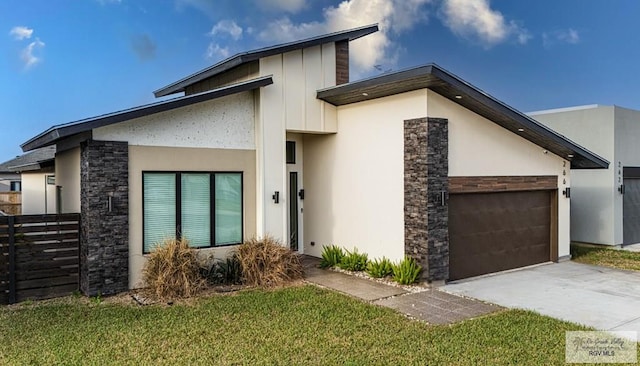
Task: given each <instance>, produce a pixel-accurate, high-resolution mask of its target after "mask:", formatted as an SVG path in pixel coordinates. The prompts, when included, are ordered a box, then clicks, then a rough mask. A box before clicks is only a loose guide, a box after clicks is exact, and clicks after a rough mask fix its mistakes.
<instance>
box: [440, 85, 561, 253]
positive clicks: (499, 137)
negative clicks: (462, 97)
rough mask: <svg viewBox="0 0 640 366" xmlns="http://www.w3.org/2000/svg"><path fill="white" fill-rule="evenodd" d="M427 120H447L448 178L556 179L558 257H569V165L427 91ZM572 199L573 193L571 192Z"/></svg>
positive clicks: (534, 145)
mask: <svg viewBox="0 0 640 366" xmlns="http://www.w3.org/2000/svg"><path fill="white" fill-rule="evenodd" d="M428 108H429V116H430V117H436V118H447V119H448V120H449V176H450V177H453V176H521V175H522V176H527V175H528V176H535V175H553V176H558V188H559V192H558V256H559V257H564V256H568V255H569V244H570V205H571V200H570V199H567V198H565V197H564V196H563V195H562V193H561V192H562V191H563V190H564V188H566V187H570V186H571V181H570V169H569V166H570V164H569V162H568V161H566V160H564V159H563V158H561V157H559V156H557V155H554V154H552V153H549V152H548V153H545V152H544V151H545V150H544V149H543V148H542V147H540V146H538V145H536V144H534V143H532V142H530V141H529V140H526V139H525V138H523V137H521V136H518V135H516V134H514V133H512V132H510V131H508V130H506V129H504V128H502V127H500V126H498V125H497V124H495V123H493V122H491V121H489V120H487V119H485V118H484V117H481V116H480V115H477V114H475V113H474V112H471V111H470V110H468V109H466V108H464V107H462V106H460V105H458V104H456V103H454V102H452V101H450V100H449V99H446V98H444V97H442V96H441V95H439V94H437V93H435V92H433V91H429V103H428ZM571 193H572V195H573V189H572V192H571Z"/></svg>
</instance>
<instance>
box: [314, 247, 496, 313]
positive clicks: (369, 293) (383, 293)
mask: <svg viewBox="0 0 640 366" xmlns="http://www.w3.org/2000/svg"><path fill="white" fill-rule="evenodd" d="M303 263H304V266H305V279H306V280H307V281H308V282H310V283H313V284H316V285H319V286H322V287H326V288H329V289H332V290H335V291H339V292H342V293H344V294H347V295H350V296H353V297H356V298H358V299H361V300H364V301H367V302H371V303H373V304H376V305H380V306H385V307H388V308H392V309H395V310H397V311H398V312H400V313H403V314H406V315H409V316H411V317H413V318H417V319H420V320H424V321H426V322H427V323H430V324H451V323H456V322H459V321H462V320H465V319H469V318H475V317H478V316H482V315H485V314H489V313H492V312H494V311H497V310H500V307H499V306H496V305H493V304H487V303H484V302H482V301H478V300H474V299H469V298H465V297H461V296H457V295H452V294H448V293H445V292H442V291H439V290H437V289H426V290H425V291H423V292H418V293H409V292H407V291H405V290H404V289H402V288H400V287H396V286H390V285H385V284H382V283H379V282H375V281H372V280H368V279H364V278H359V277H355V276H351V275H348V274H344V273H339V272H334V271H330V270H324V269H320V268H319V267H318V265H319V263H320V261H319V259H317V258H313V257H308V256H305V257H304V259H303Z"/></svg>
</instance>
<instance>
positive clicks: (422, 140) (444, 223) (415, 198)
mask: <svg viewBox="0 0 640 366" xmlns="http://www.w3.org/2000/svg"><path fill="white" fill-rule="evenodd" d="M448 136H449V135H448V121H447V120H446V119H441V118H419V119H412V120H406V121H405V122H404V214H405V220H404V221H405V224H404V225H405V254H406V255H407V256H410V257H412V258H414V259H415V260H416V261H417V262H418V263H419V264H420V265H421V266H422V279H423V280H426V281H428V282H433V281H446V280H447V279H448V276H449V228H448V215H449V212H448V206H447V198H448V173H449V165H448V164H449V161H448V138H449V137H448Z"/></svg>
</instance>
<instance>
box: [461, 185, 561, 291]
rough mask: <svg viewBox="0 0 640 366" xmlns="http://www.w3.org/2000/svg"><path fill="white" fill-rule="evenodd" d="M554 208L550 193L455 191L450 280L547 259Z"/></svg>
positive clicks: (548, 258) (549, 250)
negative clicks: (457, 192) (458, 192)
mask: <svg viewBox="0 0 640 366" xmlns="http://www.w3.org/2000/svg"><path fill="white" fill-rule="evenodd" d="M551 207H552V205H551V193H550V192H549V191H523V192H501V193H471V194H452V195H451V197H450V200H449V280H458V279H462V278H467V277H473V276H478V275H482V274H487V273H492V272H498V271H503V270H507V269H512V268H518V267H524V266H527V265H531V264H536V263H542V262H547V261H549V260H550V258H551V217H552V216H551Z"/></svg>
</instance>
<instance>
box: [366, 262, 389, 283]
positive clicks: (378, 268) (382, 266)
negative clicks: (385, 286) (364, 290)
mask: <svg viewBox="0 0 640 366" xmlns="http://www.w3.org/2000/svg"><path fill="white" fill-rule="evenodd" d="M367 273H368V274H369V276H371V277H373V278H382V277H387V276H390V275H392V274H393V265H392V264H391V261H390V260H389V259H387V258H385V257H382V259H380V260H378V259H376V260H374V261H371V262H369V264H368V265H367Z"/></svg>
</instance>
